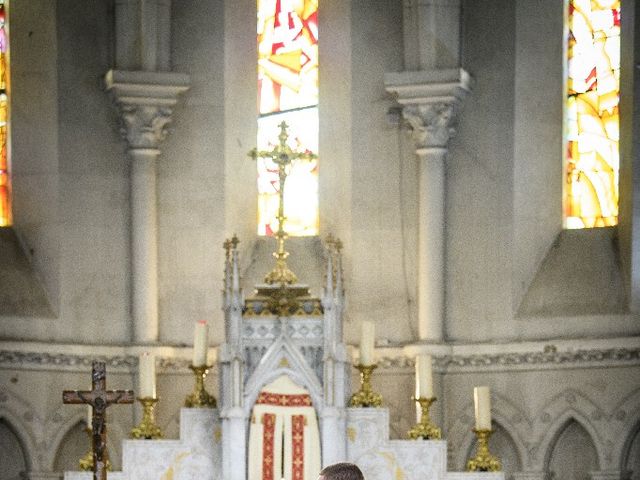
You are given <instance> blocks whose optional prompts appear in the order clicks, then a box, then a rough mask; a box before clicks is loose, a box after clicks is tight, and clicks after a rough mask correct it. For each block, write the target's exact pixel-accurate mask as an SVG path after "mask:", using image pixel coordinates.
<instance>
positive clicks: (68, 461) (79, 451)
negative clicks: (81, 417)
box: [53, 421, 89, 472]
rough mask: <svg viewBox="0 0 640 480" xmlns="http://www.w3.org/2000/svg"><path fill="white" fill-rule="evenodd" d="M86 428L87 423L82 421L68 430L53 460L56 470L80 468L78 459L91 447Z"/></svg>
mask: <svg viewBox="0 0 640 480" xmlns="http://www.w3.org/2000/svg"><path fill="white" fill-rule="evenodd" d="M86 428H87V426H86V423H85V422H83V421H80V422H77V423H76V424H74V425H73V426H72V427H71V428H69V430H67V432H66V433H65V435H64V437H62V440H61V441H60V444H59V445H58V449H57V450H56V455H55V458H54V460H53V469H54V471H56V472H66V471H71V470H78V461H79V460H80V459H81V458H82V457H83V456H84V455H85V454H86V453H87V451H88V448H89V436H88V435H87V432H86Z"/></svg>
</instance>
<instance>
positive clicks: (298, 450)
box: [291, 415, 305, 480]
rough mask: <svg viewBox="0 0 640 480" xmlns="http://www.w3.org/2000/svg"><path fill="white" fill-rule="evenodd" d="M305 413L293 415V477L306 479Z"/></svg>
mask: <svg viewBox="0 0 640 480" xmlns="http://www.w3.org/2000/svg"><path fill="white" fill-rule="evenodd" d="M304 424H305V417H304V415H293V416H292V417H291V440H292V450H293V455H292V459H291V479H292V480H303V479H304Z"/></svg>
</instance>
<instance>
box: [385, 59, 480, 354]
mask: <svg viewBox="0 0 640 480" xmlns="http://www.w3.org/2000/svg"><path fill="white" fill-rule="evenodd" d="M385 83H386V88H387V91H389V92H391V93H393V94H394V95H395V96H396V99H397V101H398V103H400V105H401V106H402V116H403V118H404V120H405V121H406V123H407V125H408V126H409V128H410V131H411V136H412V139H413V141H414V144H415V147H416V150H415V151H416V155H417V157H418V161H419V162H420V164H419V172H420V173H419V193H418V195H419V198H418V202H419V213H418V215H419V217H418V242H419V244H418V338H419V340H420V342H423V343H425V342H426V343H441V342H442V341H443V339H444V273H445V272H444V259H445V258H444V254H445V244H444V243H445V225H444V211H445V210H444V209H445V199H446V194H445V187H446V185H445V179H446V173H445V172H446V169H445V167H446V164H445V161H446V155H447V152H448V145H449V139H450V138H451V137H452V136H453V134H454V133H455V124H456V120H457V117H458V112H459V110H460V106H461V103H462V100H463V99H464V96H465V95H466V93H467V92H468V91H469V88H470V77H469V75H468V74H467V73H466V72H465V71H464V70H460V69H452V70H438V71H432V72H404V73H389V74H386V75H385Z"/></svg>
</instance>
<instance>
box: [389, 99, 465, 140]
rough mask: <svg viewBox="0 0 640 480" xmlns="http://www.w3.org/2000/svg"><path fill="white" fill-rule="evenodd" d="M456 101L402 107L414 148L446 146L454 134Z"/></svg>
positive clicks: (457, 107) (456, 114) (456, 112)
mask: <svg viewBox="0 0 640 480" xmlns="http://www.w3.org/2000/svg"><path fill="white" fill-rule="evenodd" d="M458 105H459V104H458V102H457V101H452V102H450V103H445V102H437V103H427V104H411V105H407V106H405V107H404V108H403V109H402V116H403V118H404V119H405V120H406V121H407V123H408V125H409V127H410V130H411V137H412V139H413V141H414V143H415V145H416V150H423V149H427V148H446V147H447V145H448V143H449V140H450V139H451V137H453V136H454V135H455V132H456V130H455V125H456V122H457V116H458V110H459V106H458Z"/></svg>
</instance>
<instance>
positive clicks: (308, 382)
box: [244, 336, 324, 418]
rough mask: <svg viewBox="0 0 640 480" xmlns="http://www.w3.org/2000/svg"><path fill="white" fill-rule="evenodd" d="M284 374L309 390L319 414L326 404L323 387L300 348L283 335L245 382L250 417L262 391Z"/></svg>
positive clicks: (246, 408) (268, 350)
mask: <svg viewBox="0 0 640 480" xmlns="http://www.w3.org/2000/svg"><path fill="white" fill-rule="evenodd" d="M282 375H286V376H288V377H289V378H290V379H291V380H293V381H294V382H295V383H297V384H298V385H300V386H302V387H304V388H306V389H307V390H308V391H309V395H310V396H311V401H312V402H313V405H314V407H315V409H316V412H318V414H320V412H321V410H322V408H323V406H324V399H323V391H322V386H321V385H320V383H319V382H318V380H317V378H316V376H315V373H314V372H313V371H312V370H311V369H310V368H309V366H308V365H307V363H306V360H305V359H304V357H303V356H302V354H301V353H300V351H299V350H298V349H297V348H296V347H295V346H294V345H292V344H291V343H290V341H289V339H288V338H286V337H284V336H281V337H280V338H279V339H277V340H276V341H275V342H274V343H273V344H272V345H271V346H270V347H269V348H268V349H267V353H266V354H265V355H264V357H263V359H262V361H261V363H260V365H259V366H258V368H256V370H255V371H254V372H253V374H252V375H251V377H250V378H249V380H248V381H247V383H246V386H245V399H244V400H245V402H244V413H245V416H246V418H248V417H249V415H250V412H251V409H252V408H253V404H254V403H255V401H256V399H257V398H258V395H259V393H260V390H262V388H263V387H264V386H265V385H268V384H269V383H271V382H272V381H274V380H275V379H276V378H278V377H280V376H282Z"/></svg>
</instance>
